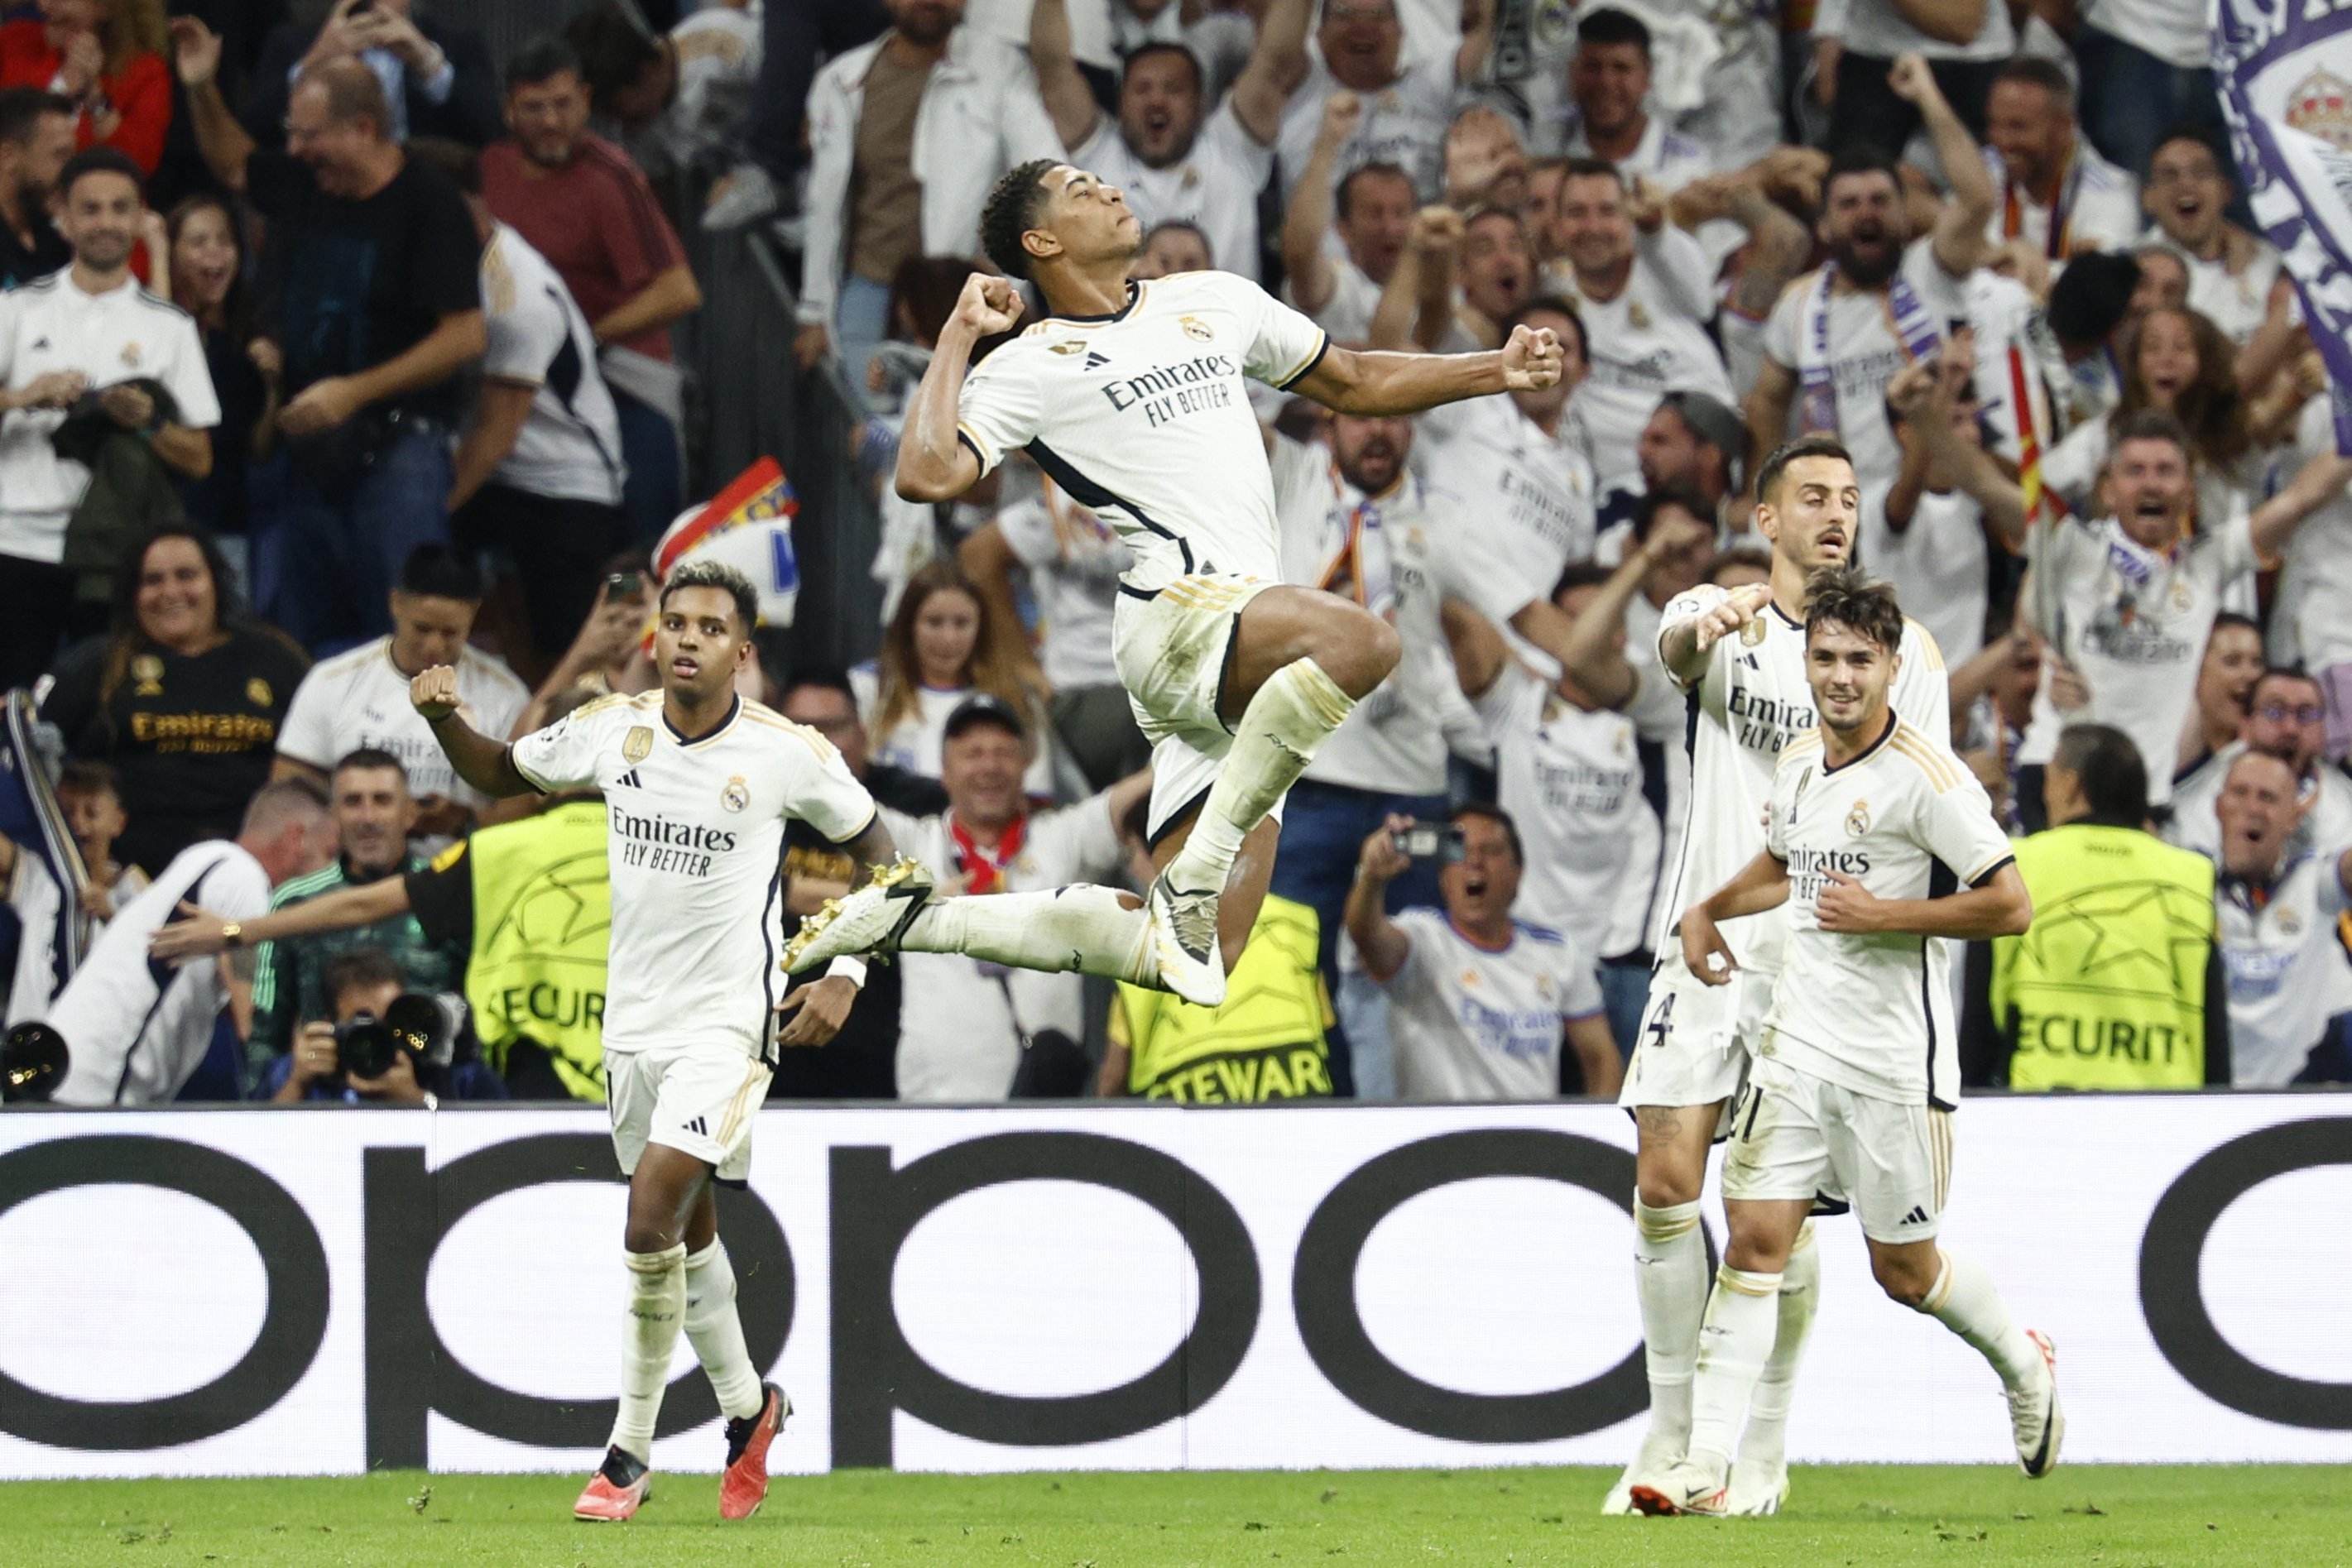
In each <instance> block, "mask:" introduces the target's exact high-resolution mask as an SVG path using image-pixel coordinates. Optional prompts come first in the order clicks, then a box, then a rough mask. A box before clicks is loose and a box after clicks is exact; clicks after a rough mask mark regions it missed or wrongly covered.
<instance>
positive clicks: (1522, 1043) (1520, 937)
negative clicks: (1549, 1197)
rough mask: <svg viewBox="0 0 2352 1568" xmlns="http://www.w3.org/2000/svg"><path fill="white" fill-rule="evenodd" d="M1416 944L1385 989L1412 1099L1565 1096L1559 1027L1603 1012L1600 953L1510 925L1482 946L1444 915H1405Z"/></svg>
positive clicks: (1405, 1095)
mask: <svg viewBox="0 0 2352 1568" xmlns="http://www.w3.org/2000/svg"><path fill="white" fill-rule="evenodd" d="M1395 919H1396V924H1397V927H1398V929H1400V930H1401V931H1402V932H1403V933H1404V935H1405V937H1406V940H1407V941H1408V942H1409V943H1410V944H1411V946H1408V947H1407V949H1406V952H1405V960H1404V964H1403V966H1402V967H1400V968H1399V969H1398V970H1397V972H1396V973H1395V974H1393V975H1391V976H1390V977H1388V979H1387V980H1386V981H1385V982H1384V983H1383V985H1382V989H1384V990H1385V991H1386V992H1387V993H1388V998H1389V1020H1390V1021H1389V1035H1390V1038H1391V1040H1392V1041H1393V1042H1394V1045H1395V1050H1396V1075H1397V1094H1398V1097H1399V1098H1401V1099H1405V1100H1447V1101H1461V1100H1549V1099H1552V1098H1554V1097H1556V1096H1557V1095H1558V1094H1559V1051H1560V1040H1561V1026H1562V1025H1563V1024H1566V1023H1570V1022H1572V1021H1574V1020H1576V1019H1586V1018H1591V1016H1592V1015H1593V1014H1595V1013H1597V1012H1599V1011H1601V982H1600V980H1599V979H1597V978H1596V977H1594V975H1593V972H1592V955H1591V954H1590V953H1587V952H1585V951H1583V950H1582V949H1581V948H1580V947H1578V946H1576V944H1575V943H1573V942H1570V940H1568V939H1567V938H1566V937H1564V936H1561V935H1560V934H1559V932H1557V931H1547V930H1545V929H1544V928H1543V927H1541V926H1538V925H1528V923H1527V922H1526V921H1523V920H1514V921H1513V922H1511V941H1510V945H1509V946H1507V947H1504V948H1503V949H1501V950H1500V951H1496V949H1494V948H1491V947H1482V946H1478V945H1477V944H1476V943H1475V942H1472V941H1471V940H1470V939H1469V938H1468V937H1466V936H1463V935H1462V933H1461V932H1460V931H1458V930H1456V929H1455V928H1454V923H1453V922H1452V921H1451V920H1448V919H1447V918H1446V916H1445V912H1444V910H1442V909H1426V908H1423V909H1406V910H1401V911H1399V912H1398V913H1397V915H1396V916H1395Z"/></svg>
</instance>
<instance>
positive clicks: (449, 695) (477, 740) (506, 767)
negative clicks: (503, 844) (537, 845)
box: [408, 664, 534, 800]
mask: <svg viewBox="0 0 2352 1568" xmlns="http://www.w3.org/2000/svg"><path fill="white" fill-rule="evenodd" d="M408 700H409V703H410V705H411V706H414V707H415V709H416V711H417V713H418V714H419V715H420V716H423V718H424V720H425V725H426V726H427V727H429V728H430V729H431V730H432V731H433V738H434V739H436V740H437V741H439V742H440V743H441V749H442V751H443V752H444V753H445V754H446V755H447V757H448V758H449V766H450V767H451V768H455V769H457V777H458V778H460V779H464V780H465V781H466V782H467V783H468V784H471V785H472V786H473V787H474V788H475V789H479V790H480V791H481V792H482V793H483V794H485V795H488V796H489V797H491V798H492V799H493V800H505V799H506V798H507V797H508V796H509V795H528V794H530V793H531V792H532V790H533V788H534V787H533V786H532V784H531V782H530V779H525V778H524V777H523V776H522V774H521V773H520V771H519V770H518V769H517V768H516V767H515V765H514V755H513V753H512V752H510V751H509V750H508V748H507V743H506V742H505V741H503V740H494V739H492V738H491V737H488V736H487V735H484V734H482V733H481V732H480V731H478V730H477V729H476V728H475V727H473V726H472V725H470V724H467V722H466V721H465V719H464V718H462V717H460V716H459V715H458V713H457V671H456V670H454V669H452V668H450V667H449V666H448V665H446V664H436V665H434V666H433V667H432V668H431V669H429V670H427V671H425V673H424V674H420V675H418V676H417V677H416V678H415V680H413V681H411V682H409V683H408Z"/></svg>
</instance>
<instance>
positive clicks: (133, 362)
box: [122, 343, 139, 371]
mask: <svg viewBox="0 0 2352 1568" xmlns="http://www.w3.org/2000/svg"><path fill="white" fill-rule="evenodd" d="M122 362H123V363H124V364H126V365H129V366H130V367H131V369H132V370H134V371H135V370H137V369H138V368H139V345H138V344H136V343H125V344H123V345H122Z"/></svg>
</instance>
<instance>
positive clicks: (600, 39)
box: [563, 0, 661, 99]
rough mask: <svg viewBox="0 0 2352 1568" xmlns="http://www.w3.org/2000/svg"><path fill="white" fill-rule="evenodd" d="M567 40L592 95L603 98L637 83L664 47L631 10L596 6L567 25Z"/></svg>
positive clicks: (659, 55)
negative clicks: (641, 24) (629, 11)
mask: <svg viewBox="0 0 2352 1568" xmlns="http://www.w3.org/2000/svg"><path fill="white" fill-rule="evenodd" d="M563 41H564V42H565V43H567V44H569V45H571V46H572V51H573V53H575V54H576V55H577V56H578V57H579V60H580V79H581V80H582V81H583V82H586V83H587V84H588V96H589V97H590V98H592V99H603V98H604V97H607V96H608V95H610V94H612V93H615V92H618V91H619V90H621V89H623V88H625V87H627V86H629V85H630V84H632V83H634V82H635V80H636V79H637V78H639V77H641V76H643V75H644V74H645V70H646V67H647V66H650V65H652V64H653V63H655V62H656V60H658V59H660V58H661V45H660V44H658V43H657V42H656V41H655V39H654V37H653V36H652V35H651V34H649V33H647V32H646V30H645V28H644V27H642V26H639V25H638V23H637V20H636V18H635V17H634V16H630V15H629V13H628V8H626V7H624V6H621V5H614V4H611V3H609V0H608V3H607V4H604V5H592V6H590V7H589V8H588V9H587V10H585V11H583V12H581V13H580V15H578V16H574V17H572V20H570V21H569V22H566V23H565V24H564V25H563Z"/></svg>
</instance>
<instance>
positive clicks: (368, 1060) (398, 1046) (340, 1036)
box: [335, 991, 459, 1079]
mask: <svg viewBox="0 0 2352 1568" xmlns="http://www.w3.org/2000/svg"><path fill="white" fill-rule="evenodd" d="M455 1000H456V998H447V999H446V1000H445V999H444V998H440V997H437V996H434V995H431V994H429V993H427V992H423V991H411V992H409V993H408V994H407V995H405V996H400V997H394V998H393V1000H392V1005H391V1006H389V1007H387V1008H385V1009H383V1017H382V1018H378V1017H376V1015H375V1014H373V1013H365V1012H363V1013H354V1014H352V1016H351V1017H350V1018H348V1019H344V1020H343V1021H342V1022H341V1023H339V1024H337V1025H336V1026H335V1065H336V1066H338V1067H340V1068H341V1069H342V1071H343V1073H344V1075H345V1076H346V1077H350V1078H371V1079H372V1078H381V1077H383V1075H384V1074H385V1073H387V1072H389V1071H392V1063H393V1059H394V1057H395V1056H397V1055H398V1054H399V1053H400V1052H402V1051H406V1052H407V1053H408V1055H409V1057H410V1059H411V1060H410V1062H409V1065H410V1067H412V1068H413V1069H415V1071H416V1072H417V1074H418V1076H419V1077H422V1076H423V1074H424V1071H425V1068H426V1067H427V1066H429V1065H434V1064H438V1065H442V1066H446V1065H447V1064H448V1061H449V1058H450V1053H451V1048H452V1046H453V1045H454V1043H455V1041H456V1039H457V1027H458V1021H459V1020H458V1018H457V1016H456V1009H455V1008H453V1006H452V1005H451V1004H452V1003H453V1002H455Z"/></svg>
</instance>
